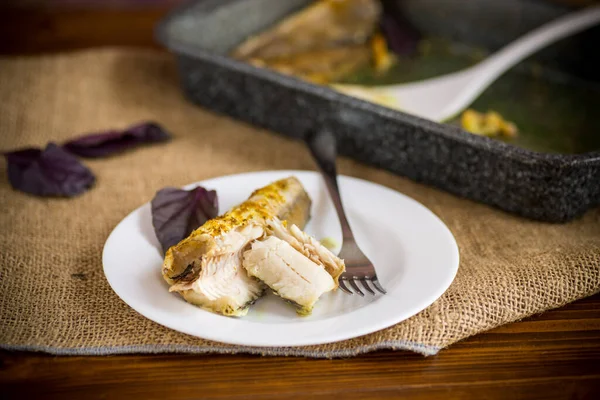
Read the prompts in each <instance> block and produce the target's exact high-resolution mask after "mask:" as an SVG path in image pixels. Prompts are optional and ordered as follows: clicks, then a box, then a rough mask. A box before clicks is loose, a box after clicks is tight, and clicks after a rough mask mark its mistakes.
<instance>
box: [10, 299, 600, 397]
mask: <svg viewBox="0 0 600 400" xmlns="http://www.w3.org/2000/svg"><path fill="white" fill-rule="evenodd" d="M0 362H1V366H0V387H1V388H2V389H1V390H2V392H3V394H4V398H10V399H17V398H47V399H53V398H57V399H66V398H74V399H78V398H79V399H84V398H85V399H97V398H98V399H100V398H107V399H112V398H170V399H187V398H218V399H238V398H240V399H241V398H243V399H253V398H257V399H258V398H274V397H285V398H291V399H308V398H311V399H312V398H314V399H332V398H333V399H378V398H400V397H401V398H403V399H464V398H473V399H511V400H513V399H598V398H600V295H595V296H593V297H590V298H587V299H584V300H580V301H578V302H575V303H572V304H569V305H567V306H565V307H563V308H561V309H558V310H553V311H548V312H546V313H544V314H542V315H540V316H537V317H535V318H530V319H528V320H525V321H521V322H518V323H513V324H510V325H506V326H503V327H500V328H497V329H495V330H492V331H490V332H487V333H484V334H481V335H477V336H474V337H472V338H470V339H467V340H465V341H462V342H460V343H458V344H456V345H454V346H452V347H450V348H448V349H446V350H442V351H441V352H440V353H439V354H438V355H436V356H432V357H423V356H421V355H417V354H412V353H408V352H403V351H402V352H393V351H380V352H375V353H371V354H367V355H363V356H359V357H354V358H348V359H334V360H312V359H305V358H292V357H289V358H285V357H260V356H245V355H235V356H232V355H174V354H167V355H139V356H138V355H134V356H111V357H55V356H49V355H42V354H31V353H18V352H15V353H12V352H0Z"/></svg>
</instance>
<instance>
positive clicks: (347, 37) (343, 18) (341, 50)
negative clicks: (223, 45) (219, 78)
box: [231, 0, 381, 83]
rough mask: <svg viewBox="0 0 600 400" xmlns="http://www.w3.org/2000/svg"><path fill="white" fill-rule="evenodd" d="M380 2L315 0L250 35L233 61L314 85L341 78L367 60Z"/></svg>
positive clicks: (233, 54)
mask: <svg viewBox="0 0 600 400" xmlns="http://www.w3.org/2000/svg"><path fill="white" fill-rule="evenodd" d="M380 15H381V5H380V3H379V1H378V0H318V1H314V2H313V4H311V5H310V6H308V7H306V8H305V9H303V10H300V11H298V12H296V13H294V14H292V15H290V16H288V17H286V18H284V19H283V20H282V21H281V22H279V23H277V24H275V26H273V27H272V28H270V29H268V30H266V31H264V32H262V33H259V34H257V35H255V36H252V37H250V38H248V39H247V40H245V41H244V42H243V43H241V44H240V45H239V46H237V47H236V48H235V49H234V50H233V51H232V53H231V56H232V57H233V58H235V59H238V60H244V61H247V62H250V63H252V64H254V65H256V66H259V67H267V68H270V69H274V70H276V71H279V72H281V73H285V74H288V75H294V76H298V77H301V78H304V79H308V80H311V81H314V82H316V83H324V82H329V81H333V80H336V79H339V78H340V77H342V76H344V75H345V74H347V73H349V72H350V71H353V70H355V69H357V68H359V67H361V66H363V65H366V64H368V62H369V60H370V46H369V44H368V41H369V39H370V38H371V37H372V35H373V34H374V33H375V31H376V30H377V26H378V21H379V17H380Z"/></svg>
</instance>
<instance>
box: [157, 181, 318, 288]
mask: <svg viewBox="0 0 600 400" xmlns="http://www.w3.org/2000/svg"><path fill="white" fill-rule="evenodd" d="M310 204H311V201H310V198H309V197H308V194H306V192H305V191H304V188H303V187H302V184H301V183H300V182H299V181H298V180H297V179H296V178H294V177H290V178H286V179H281V180H279V181H276V182H273V183H272V184H270V185H267V186H265V187H263V188H260V189H258V190H256V191H254V192H253V193H252V195H251V196H250V198H249V199H248V200H246V201H245V202H243V203H242V204H240V205H239V206H236V207H234V208H232V209H231V210H230V211H228V212H226V213H225V214H223V215H221V216H218V217H216V218H213V219H211V220H209V221H207V222H206V223H205V224H204V225H202V226H201V227H200V228H198V229H196V230H195V231H193V232H192V233H191V234H190V236H188V237H187V238H185V239H184V240H182V241H181V242H179V243H178V244H177V245H175V246H173V247H171V248H170V249H169V250H167V253H166V255H165V260H164V263H163V268H162V274H163V277H164V279H165V280H166V281H167V282H168V283H169V284H170V285H173V284H174V283H176V282H177V281H180V280H192V279H193V278H195V277H196V276H197V273H198V269H199V268H200V261H201V260H202V258H203V257H206V256H211V255H214V254H218V253H219V252H220V249H219V245H218V240H219V238H221V237H222V236H223V235H226V234H227V233H229V232H231V231H233V230H236V229H239V228H243V227H244V226H247V225H261V226H262V225H264V224H265V223H266V221H267V220H268V219H271V218H273V217H277V218H280V219H283V220H288V221H289V222H290V223H293V224H296V225H298V226H304V225H305V224H306V222H307V221H308V218H309V213H310ZM192 264H193V266H192V268H190V265H192ZM190 272H192V273H190Z"/></svg>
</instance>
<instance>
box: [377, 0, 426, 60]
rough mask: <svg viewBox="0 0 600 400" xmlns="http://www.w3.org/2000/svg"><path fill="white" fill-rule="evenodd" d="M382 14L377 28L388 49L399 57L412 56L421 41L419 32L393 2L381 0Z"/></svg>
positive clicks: (392, 0)
mask: <svg viewBox="0 0 600 400" xmlns="http://www.w3.org/2000/svg"><path fill="white" fill-rule="evenodd" d="M382 3H383V14H382V16H381V19H380V20H379V28H380V29H381V33H382V34H383V36H384V37H385V40H386V42H387V44H388V47H389V48H390V50H391V51H393V52H394V53H396V54H398V55H401V56H412V55H414V54H415V52H416V51H417V45H418V43H419V41H420V40H421V34H420V32H419V31H418V30H417V29H416V28H415V27H414V26H413V25H412V24H411V23H410V22H409V21H408V19H407V18H406V17H405V16H404V15H403V12H402V9H401V7H400V6H399V5H398V3H397V2H396V1H394V0H382Z"/></svg>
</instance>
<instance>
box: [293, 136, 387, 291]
mask: <svg viewBox="0 0 600 400" xmlns="http://www.w3.org/2000/svg"><path fill="white" fill-rule="evenodd" d="M305 141H306V144H307V145H308V148H309V149H310V152H311V154H312V156H313V158H314V160H315V161H316V163H317V165H318V166H319V170H320V171H321V176H322V177H323V179H324V180H325V185H326V186H327V190H328V191H329V195H330V196H331V199H332V200H333V205H334V206H335V210H336V212H337V215H338V218H339V220H340V224H341V226H342V238H343V240H344V242H343V243H342V250H341V251H340V254H339V257H340V258H341V259H343V260H344V262H345V264H346V272H344V273H343V274H342V275H341V276H340V288H341V289H342V290H343V291H344V292H346V293H348V294H354V292H356V293H357V294H359V295H361V296H364V295H365V294H364V293H363V291H362V290H361V289H360V287H359V286H358V284H357V282H360V283H361V284H362V286H363V287H364V288H365V289H366V290H367V291H368V292H369V293H371V294H373V295H374V294H375V291H374V290H373V289H372V288H371V287H370V286H369V284H368V283H367V282H371V284H372V285H373V287H374V288H375V290H377V291H379V292H380V293H383V294H385V293H386V291H385V289H384V288H383V287H382V286H381V284H380V283H379V280H378V279H377V273H376V272H375V266H374V265H373V263H372V262H371V261H369V259H368V258H367V256H365V255H364V253H363V252H362V251H361V250H360V248H359V247H358V244H356V240H355V239H354V235H353V234H352V229H350V224H349V223H348V218H346V213H345V212H344V207H343V206H342V199H341V196H340V190H339V187H338V181H337V172H336V168H335V159H336V157H337V143H336V139H335V136H334V135H333V133H331V132H329V131H327V130H319V131H316V132H311V133H310V134H308V135H307V136H306V140H305ZM346 283H348V284H349V285H350V287H351V288H352V289H354V292H353V291H352V290H350V289H349V288H348V286H346Z"/></svg>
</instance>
